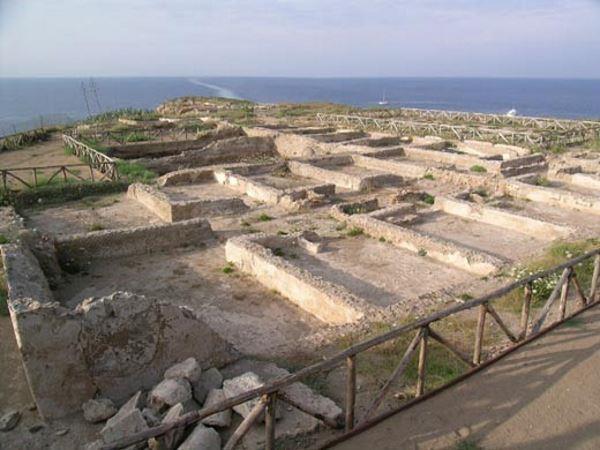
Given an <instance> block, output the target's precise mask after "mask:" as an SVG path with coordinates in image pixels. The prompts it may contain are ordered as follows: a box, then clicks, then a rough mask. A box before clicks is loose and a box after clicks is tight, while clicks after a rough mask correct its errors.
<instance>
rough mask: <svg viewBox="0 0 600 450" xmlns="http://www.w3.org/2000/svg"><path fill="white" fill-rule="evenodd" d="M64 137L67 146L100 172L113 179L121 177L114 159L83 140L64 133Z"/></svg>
mask: <svg viewBox="0 0 600 450" xmlns="http://www.w3.org/2000/svg"><path fill="white" fill-rule="evenodd" d="M62 137H63V142H64V143H65V146H66V147H67V148H69V149H70V150H71V151H72V152H73V153H74V154H75V156H77V157H78V158H79V159H81V160H82V161H85V162H86V163H88V164H89V165H90V166H92V167H93V168H94V169H96V170H97V171H98V172H100V173H101V174H103V175H104V177H106V178H108V179H110V180H113V181H116V180H118V179H119V171H118V169H117V164H116V162H115V160H114V159H112V158H110V157H108V156H106V155H105V154H104V153H100V152H99V151H98V150H95V149H93V148H92V147H90V146H89V145H86V144H84V143H83V142H79V141H78V140H76V139H75V138H73V137H71V136H68V135H66V134H63V136H62Z"/></svg>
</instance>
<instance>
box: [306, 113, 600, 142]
mask: <svg viewBox="0 0 600 450" xmlns="http://www.w3.org/2000/svg"><path fill="white" fill-rule="evenodd" d="M316 117H317V120H318V121H319V122H320V123H321V124H333V125H338V126H339V125H342V126H349V127H355V128H360V129H365V130H368V129H375V130H377V131H384V132H388V133H394V134H402V135H415V136H426V135H432V136H441V137H446V138H452V139H458V140H460V141H464V140H466V139H472V140H480V141H490V142H496V143H502V144H509V145H525V146H532V147H534V146H539V147H551V146H553V145H564V146H567V145H575V144H582V143H585V142H588V141H590V140H592V139H595V138H597V137H598V136H599V130H600V129H595V130H588V129H585V130H582V129H570V130H566V131H560V132H558V131H552V132H549V131H537V132H529V131H513V130H506V129H495V128H485V127H478V126H467V125H453V124H446V123H428V122H415V121H409V120H402V119H382V118H378V117H369V116H362V115H341V114H323V113H318V114H317V116H316Z"/></svg>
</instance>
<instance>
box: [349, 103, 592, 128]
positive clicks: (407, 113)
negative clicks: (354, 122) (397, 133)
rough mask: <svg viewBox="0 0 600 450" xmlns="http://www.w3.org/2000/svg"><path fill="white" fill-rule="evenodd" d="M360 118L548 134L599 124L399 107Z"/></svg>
mask: <svg viewBox="0 0 600 450" xmlns="http://www.w3.org/2000/svg"><path fill="white" fill-rule="evenodd" d="M359 115H361V116H367V117H376V118H393V117H399V118H406V119H413V120H414V119H416V120H433V121H436V120H437V121H445V122H458V123H467V124H469V123H470V124H472V123H479V124H482V125H491V126H509V127H519V128H530V129H535V130H547V131H567V130H584V131H587V130H600V121H594V120H568V119H555V118H550V117H525V116H508V115H506V114H483V113H472V112H462V111H443V110H435V109H418V108H399V109H386V110H384V111H368V110H367V111H365V112H364V113H361V114H359Z"/></svg>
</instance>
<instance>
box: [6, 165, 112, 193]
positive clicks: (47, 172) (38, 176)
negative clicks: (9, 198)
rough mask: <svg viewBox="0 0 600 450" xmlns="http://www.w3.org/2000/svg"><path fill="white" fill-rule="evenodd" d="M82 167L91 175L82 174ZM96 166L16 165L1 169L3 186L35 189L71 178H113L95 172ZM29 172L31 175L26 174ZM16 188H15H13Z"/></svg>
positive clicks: (8, 188) (97, 179) (92, 179)
mask: <svg viewBox="0 0 600 450" xmlns="http://www.w3.org/2000/svg"><path fill="white" fill-rule="evenodd" d="M82 169H87V170H86V172H87V171H89V177H84V176H82V174H81V170H82ZM94 172H95V171H94V167H93V166H92V165H91V164H63V165H58V166H36V167H15V168H12V169H0V175H1V176H2V187H3V188H4V190H11V185H14V184H16V185H18V186H23V187H26V188H29V189H33V188H36V187H40V186H47V185H49V184H53V183H56V182H58V183H60V182H63V183H68V182H69V180H73V179H74V180H80V181H101V180H111V178H109V177H108V176H107V175H105V174H103V173H100V174H99V175H97V174H95V173H94ZM27 174H29V175H30V177H27V176H26V175H27ZM13 190H14V189H13Z"/></svg>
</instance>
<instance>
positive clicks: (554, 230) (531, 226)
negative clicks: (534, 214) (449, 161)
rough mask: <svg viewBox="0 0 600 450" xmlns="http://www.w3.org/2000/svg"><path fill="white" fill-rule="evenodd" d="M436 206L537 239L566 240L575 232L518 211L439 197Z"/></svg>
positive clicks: (466, 217) (460, 215) (450, 212)
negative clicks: (508, 210)
mask: <svg viewBox="0 0 600 450" xmlns="http://www.w3.org/2000/svg"><path fill="white" fill-rule="evenodd" d="M435 206H436V207H438V208H440V209H441V210H442V211H444V212H445V213H447V214H452V215H455V216H458V217H462V218H464V219H468V220H475V221H477V222H482V223H487V224H489V225H495V226H498V227H502V228H506V229H508V230H512V231H514V232H517V233H523V234H528V235H530V236H532V237H536V238H540V237H544V238H547V239H559V238H565V237H567V236H569V235H570V234H571V233H572V232H573V229H571V228H570V227H567V226H564V225H557V224H553V223H550V222H545V221H541V220H537V219H533V218H531V217H527V216H525V215H522V214H519V212H518V211H514V212H506V211H502V210H501V209H498V208H491V207H489V206H485V205H478V204H474V203H470V202H467V201H463V200H456V199H451V198H447V197H439V196H438V197H436V199H435Z"/></svg>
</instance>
